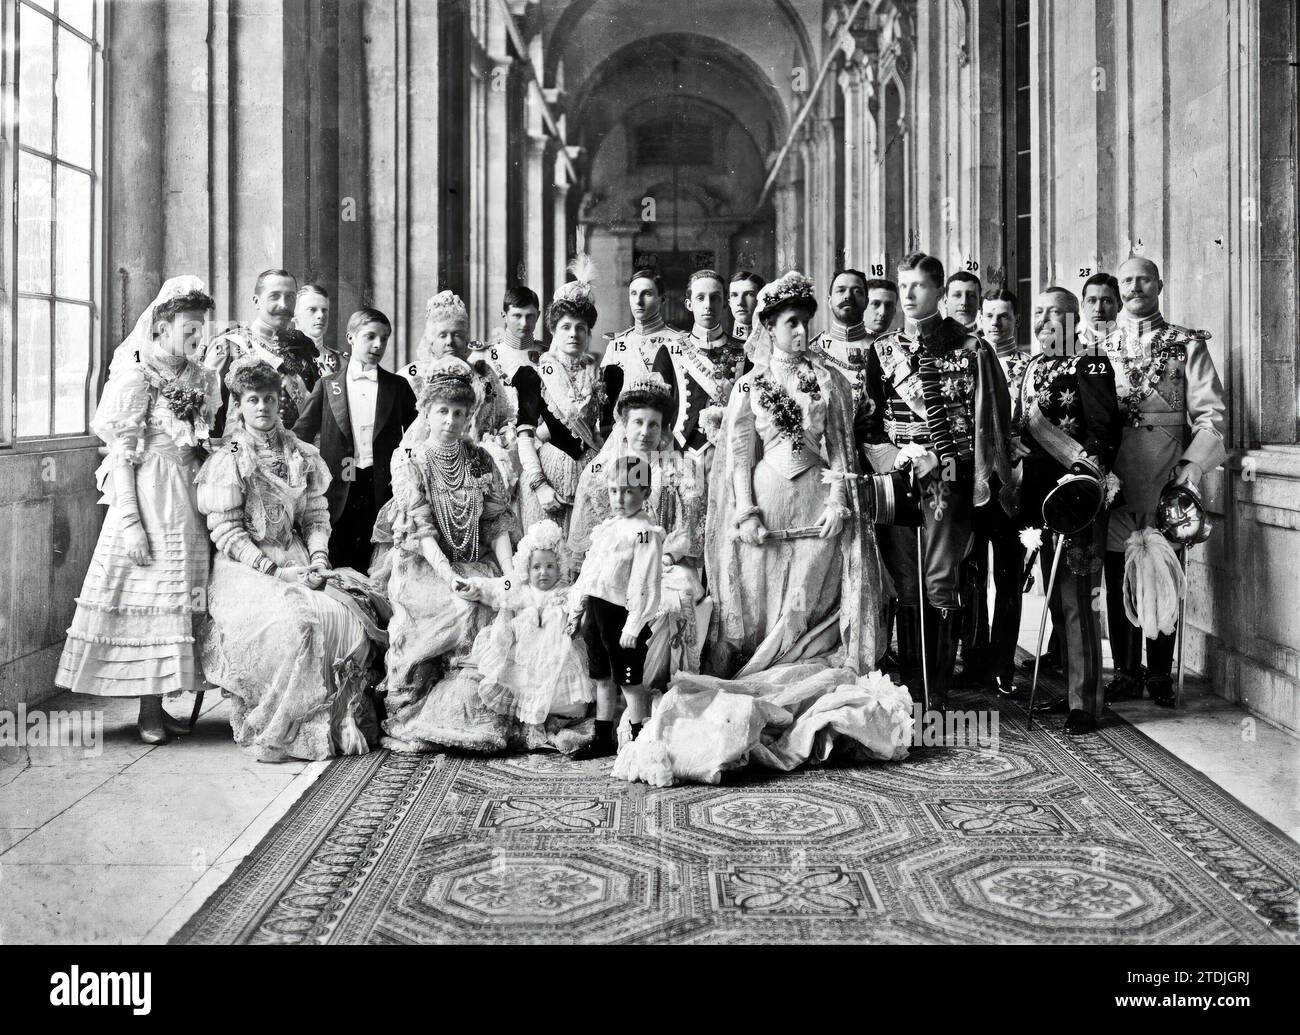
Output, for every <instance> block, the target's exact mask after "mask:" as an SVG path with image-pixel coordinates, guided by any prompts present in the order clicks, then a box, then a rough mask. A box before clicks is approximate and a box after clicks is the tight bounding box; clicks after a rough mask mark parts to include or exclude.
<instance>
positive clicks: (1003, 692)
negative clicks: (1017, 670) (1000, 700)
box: [993, 670, 1020, 697]
mask: <svg viewBox="0 0 1300 1035" xmlns="http://www.w3.org/2000/svg"><path fill="white" fill-rule="evenodd" d="M993 690H994V692H996V693H997V695H998V696H999V697H1015V696H1016V694H1018V693H1020V687H1018V686H1016V681H1015V679H1014V677H1013V676H1012V674H1011V671H1010V670H1007V671H1006V672H1003V673H1002V674H1001V675H1000V676H994V677H993Z"/></svg>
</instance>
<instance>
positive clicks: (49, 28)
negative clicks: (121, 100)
mask: <svg viewBox="0 0 1300 1035" xmlns="http://www.w3.org/2000/svg"><path fill="white" fill-rule="evenodd" d="M3 9H4V33H5V42H6V44H7V45H6V47H5V53H6V55H7V57H6V65H5V69H4V76H5V85H6V87H7V91H6V92H7V93H8V95H9V97H11V98H13V102H12V103H11V104H9V105H8V106H7V107H6V110H5V119H4V159H3V161H4V166H3V169H4V174H5V176H6V177H7V179H8V182H9V185H10V187H11V191H12V199H13V200H12V204H13V206H14V210H13V212H12V213H11V214H12V216H13V221H14V223H15V224H16V226H17V233H16V235H13V234H12V231H11V230H10V228H9V225H6V226H5V235H6V236H5V249H4V256H3V268H4V281H5V287H6V289H7V290H6V291H5V294H6V295H7V296H8V298H9V299H11V300H12V301H11V303H10V304H9V305H7V306H6V307H5V312H4V314H3V315H4V320H5V323H6V328H5V330H6V332H7V333H6V335H5V338H6V339H7V342H6V343H7V345H8V349H7V352H8V355H7V356H5V357H3V360H4V364H5V366H7V367H8V371H7V373H8V376H7V377H6V378H5V385H6V388H7V389H8V395H9V400H8V402H9V403H10V405H9V406H7V407H5V410H7V411H8V412H7V413H5V417H6V420H4V421H3V422H2V424H0V441H11V440H13V439H15V438H17V439H22V438H39V437H44V436H50V435H68V434H80V433H84V432H85V431H86V428H87V425H88V415H89V411H90V405H91V400H92V392H91V389H92V377H93V375H94V371H95V364H94V356H95V351H96V348H95V346H96V342H97V340H98V337H99V335H98V330H99V319H98V315H99V313H98V304H99V300H100V298H99V296H100V293H101V290H102V288H101V283H100V282H101V279H102V256H101V248H102V234H101V228H100V224H101V211H102V197H101V193H102V192H101V183H100V163H101V160H102V159H101V155H102V151H103V141H102V139H101V138H102V125H103V120H102V118H101V112H102V108H103V104H102V97H103V64H104V58H103V46H102V41H103V17H104V12H103V5H102V2H101V0H4V7H3ZM6 222H8V221H6Z"/></svg>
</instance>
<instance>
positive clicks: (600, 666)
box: [569, 456, 665, 758]
mask: <svg viewBox="0 0 1300 1035" xmlns="http://www.w3.org/2000/svg"><path fill="white" fill-rule="evenodd" d="M606 470H607V475H606V479H607V480H606V484H607V486H608V489H609V505H610V510H611V511H612V513H613V516H612V517H609V518H606V519H605V520H604V521H602V522H601V523H600V524H599V525H597V526H596V527H595V528H594V529H593V530H592V535H591V548H590V549H589V550H588V551H587V556H586V557H585V558H584V559H583V562H582V572H581V574H579V576H578V581H577V582H575V583H574V585H573V589H572V591H571V593H570V597H569V601H570V608H569V635H570V636H577V635H578V634H579V633H581V634H582V638H583V641H584V642H585V643H586V646H587V671H588V674H589V675H590V676H591V678H592V679H594V680H595V681H596V738H595V740H594V742H593V743H592V746H591V749H590V751H588V752H586V753H585V754H586V757H589V758H597V757H602V756H606V755H612V754H615V753H616V752H617V750H618V745H617V744H616V743H615V740H614V711H615V709H616V707H617V705H618V693H619V691H620V690H621V691H622V693H623V698H624V700H625V701H626V702H627V710H628V720H629V721H630V723H631V726H632V737H633V739H636V735H637V734H638V733H639V732H640V731H641V725H642V723H644V722H645V720H646V719H648V718H649V701H650V694H649V691H648V690H647V689H646V687H645V686H644V682H643V680H644V676H643V671H642V670H643V668H644V667H645V655H646V647H647V646H649V643H650V621H651V619H653V618H654V616H655V614H656V613H657V612H658V610H659V588H660V580H661V577H662V573H663V549H664V535H665V533H664V530H663V529H662V528H660V527H659V526H658V525H656V524H654V523H652V522H651V521H650V519H649V518H647V517H646V515H645V509H644V508H645V501H646V497H647V496H648V495H649V494H650V465H649V464H647V463H646V462H645V460H643V459H641V458H640V457H637V456H620V457H618V458H617V459H615V460H614V461H612V462H611V463H609V464H608V465H607V467H606Z"/></svg>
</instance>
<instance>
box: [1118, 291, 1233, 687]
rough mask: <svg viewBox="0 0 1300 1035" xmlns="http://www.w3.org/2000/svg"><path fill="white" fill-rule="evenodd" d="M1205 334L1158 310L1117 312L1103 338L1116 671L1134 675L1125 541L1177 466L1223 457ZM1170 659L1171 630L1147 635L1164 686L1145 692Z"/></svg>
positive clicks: (1149, 513) (1147, 520)
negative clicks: (1113, 444) (1112, 493)
mask: <svg viewBox="0 0 1300 1035" xmlns="http://www.w3.org/2000/svg"><path fill="white" fill-rule="evenodd" d="M1209 339H1210V335H1209V333H1208V332H1206V331H1197V330H1191V329H1189V328H1186V327H1179V326H1177V325H1175V324H1171V323H1167V322H1166V321H1165V318H1164V317H1163V316H1161V315H1160V314H1159V313H1156V314H1155V315H1154V316H1152V317H1149V318H1147V319H1145V320H1142V321H1140V322H1139V321H1137V320H1135V319H1133V318H1132V317H1130V316H1128V314H1127V313H1121V314H1120V317H1119V322H1118V325H1117V327H1116V330H1115V333H1114V334H1112V335H1111V337H1110V338H1109V339H1108V340H1107V343H1106V350H1107V352H1108V353H1109V355H1110V359H1111V362H1112V364H1113V365H1114V367H1115V371H1116V381H1117V387H1118V390H1119V397H1120V407H1121V411H1122V413H1123V417H1124V437H1123V442H1122V443H1121V444H1120V449H1119V456H1118V457H1117V458H1116V460H1115V474H1116V475H1117V476H1118V477H1119V479H1120V483H1121V489H1120V492H1121V496H1120V504H1119V506H1118V507H1116V509H1115V512H1114V514H1113V515H1112V516H1111V522H1110V535H1109V542H1108V545H1107V550H1108V551H1109V552H1108V553H1107V557H1106V603H1107V610H1108V612H1109V617H1110V638H1111V653H1112V654H1113V656H1114V658H1115V670H1116V672H1117V673H1121V674H1123V675H1125V676H1128V677H1130V678H1131V679H1134V680H1136V679H1138V678H1139V677H1140V675H1141V655H1142V642H1141V638H1140V636H1139V634H1138V631H1137V630H1136V629H1134V627H1133V626H1132V625H1131V624H1129V621H1128V618H1127V616H1126V615H1125V613H1124V605H1123V595H1122V594H1123V581H1124V546H1125V543H1126V542H1127V541H1128V537H1129V536H1130V535H1131V534H1132V533H1133V532H1134V531H1135V530H1136V529H1139V528H1150V527H1152V526H1153V525H1154V524H1155V510H1156V504H1157V503H1158V501H1159V499H1160V493H1161V491H1162V490H1163V489H1164V487H1165V485H1166V484H1167V483H1168V481H1169V479H1170V477H1171V476H1172V475H1173V474H1174V472H1175V471H1176V470H1178V468H1179V467H1180V466H1181V465H1182V464H1184V463H1194V464H1196V466H1197V468H1199V470H1200V473H1201V474H1207V473H1208V472H1210V471H1212V470H1214V469H1215V468H1216V467H1218V466H1220V465H1221V464H1222V463H1223V462H1224V461H1225V460H1226V459H1227V458H1228V454H1227V449H1226V448H1225V446H1224V438H1225V436H1226V434H1227V413H1226V409H1225V407H1224V401H1223V385H1222V383H1221V382H1220V381H1219V375H1218V372H1217V371H1216V370H1215V368H1214V360H1213V359H1211V358H1210V352H1209V348H1208V346H1207V344H1206V343H1207V342H1208V341H1209ZM1173 657H1174V634H1173V633H1170V634H1168V635H1162V636H1159V637H1157V638H1156V639H1154V640H1148V641H1147V675H1148V678H1154V679H1158V680H1162V681H1163V683H1164V684H1165V685H1164V686H1157V687H1156V688H1154V689H1155V691H1156V692H1153V694H1152V696H1157V695H1158V694H1160V693H1161V692H1167V690H1168V682H1169V678H1170V672H1171V669H1172V667H1173ZM1139 685H1140V684H1139Z"/></svg>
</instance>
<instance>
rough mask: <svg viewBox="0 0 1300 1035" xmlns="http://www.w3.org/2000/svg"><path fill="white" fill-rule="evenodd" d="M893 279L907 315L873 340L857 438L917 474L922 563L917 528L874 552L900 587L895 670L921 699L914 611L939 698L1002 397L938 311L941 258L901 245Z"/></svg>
mask: <svg viewBox="0 0 1300 1035" xmlns="http://www.w3.org/2000/svg"><path fill="white" fill-rule="evenodd" d="M898 288H899V293H900V297H901V299H902V306H903V315H904V317H905V318H906V321H907V322H906V325H905V326H904V327H903V329H902V330H898V331H893V332H891V333H889V334H886V335H884V336H883V337H881V338H880V339H879V340H878V341H877V342H876V343H875V355H876V358H877V359H878V361H879V364H880V371H881V372H880V376H877V377H868V378H867V384H866V388H867V393H868V397H869V399H870V401H871V404H872V405H871V407H870V412H869V414H868V415H867V416H866V419H865V420H864V422H863V429H862V432H863V433H862V436H861V444H862V446H863V448H864V450H865V452H866V454H867V458H868V459H869V460H870V462H871V465H872V467H873V468H874V469H875V470H876V471H878V472H888V471H892V470H894V469H895V468H903V467H907V466H910V467H911V469H912V471H913V472H915V474H916V476H917V478H918V479H919V485H920V490H921V513H922V520H923V527H922V530H921V536H922V561H921V569H922V570H918V564H917V557H916V550H917V545H916V543H917V539H916V530H915V529H912V528H903V527H898V526H895V527H891V528H889V530H888V532H889V534H888V535H887V536H882V537H881V540H880V553H881V558H882V560H883V561H884V564H885V567H886V568H887V569H888V570H889V574H890V577H891V578H892V579H893V582H894V587H895V590H896V591H897V593H898V601H899V608H898V646H899V664H900V668H901V669H902V675H903V679H904V681H905V682H906V683H907V686H908V688H909V689H910V690H911V691H912V696H913V698H915V699H920V698H921V692H922V686H923V683H922V669H921V666H922V660H923V659H922V656H921V622H922V621H924V622H925V658H924V664H925V666H926V671H927V673H928V676H929V686H930V693H931V700H932V701H933V702H934V705H935V706H936V707H938V708H939V709H943V708H945V707H946V705H947V696H948V688H949V686H950V685H951V682H952V674H953V667H954V665H955V663H956V648H957V639H956V637H957V633H958V631H959V629H958V618H959V615H960V612H961V599H960V592H959V573H960V569H961V563H962V560H963V558H964V557H965V556H966V553H967V551H968V550H969V549H970V545H971V521H972V518H973V512H974V508H975V507H977V506H981V505H983V504H984V503H986V502H987V501H988V500H989V499H990V498H991V490H990V482H991V480H992V478H993V475H995V474H996V475H997V477H998V478H999V479H1000V480H1001V483H1002V484H1003V485H1007V484H1009V482H1010V478H1011V466H1010V461H1009V458H1008V455H1007V452H1006V443H1007V437H1006V435H1007V424H1008V421H1009V417H1010V399H1009V397H1008V395H1007V385H1006V380H1005V378H1004V377H1003V374H1002V368H1001V367H1000V366H999V365H998V362H997V359H996V357H995V356H994V355H993V352H992V350H991V349H990V348H989V347H988V346H987V345H986V344H985V343H984V342H982V341H981V340H980V339H979V338H977V337H976V336H975V335H973V334H971V333H969V332H968V331H967V330H966V329H965V328H964V327H963V326H962V325H961V324H959V323H957V322H956V321H955V320H951V319H944V318H943V317H942V316H940V314H939V302H940V299H941V298H942V296H943V292H944V273H943V263H942V262H940V261H939V260H938V259H937V258H935V257H934V256H931V255H924V254H922V253H919V252H918V253H915V254H912V255H909V256H908V257H907V258H906V259H904V260H903V262H902V264H901V265H900V266H899V267H898ZM993 485H994V487H996V482H994V483H993ZM922 580H924V586H925V590H924V594H923V593H922V591H921V585H922ZM923 601H924V604H925V608H924V613H923V611H922V606H921V605H922V602H923Z"/></svg>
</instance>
